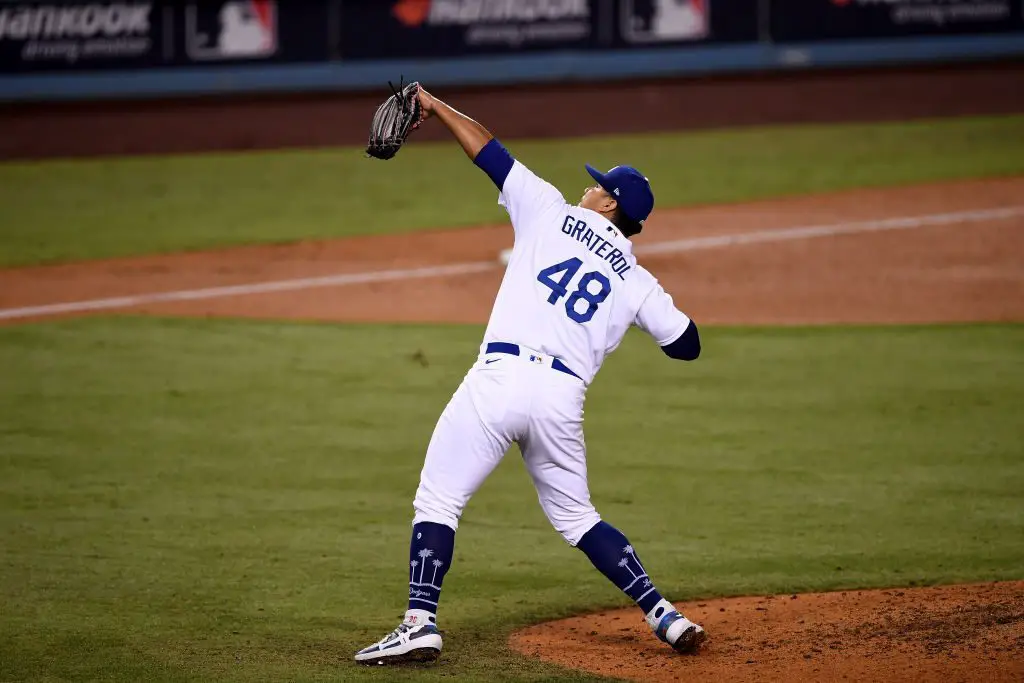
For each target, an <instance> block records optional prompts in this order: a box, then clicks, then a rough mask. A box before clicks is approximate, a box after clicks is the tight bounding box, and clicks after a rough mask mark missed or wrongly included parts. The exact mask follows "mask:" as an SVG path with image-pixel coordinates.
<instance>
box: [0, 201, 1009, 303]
mask: <svg viewBox="0 0 1024 683" xmlns="http://www.w3.org/2000/svg"><path fill="white" fill-rule="evenodd" d="M1016 216H1024V206H1011V207H1006V208H1002V209H984V210H979V211H960V212H955V213H939V214H930V215H923V216H907V217H903V218H885V219H880V220H873V221H860V222H854V223H834V224H831V225H810V226H804V227H797V228H780V229H777V230H761V231H757V232H745V233H737V234H735V235H716V236H712V237H694V238H690V239H683V240H672V241H669V242H657V243H654V244H647V245H643V246H640V247H637V248H636V250H635V251H636V253H638V254H669V253H676V252H682V251H697V250H700V249H716V248H720V247H728V246H735V245H742V244H755V243H762V242H783V241H786V240H799V239H807V238H811V237H829V236H832V235H848V234H853V233H859V232H876V231H881V230H906V229H909V228H923V227H929V226H934V225H954V224H959V223H980V222H983V221H994V220H1005V219H1007V218H1014V217H1016ZM498 267H499V266H498V264H497V262H496V261H495V262H491V261H478V262H476V263H458V264H454V265H449V266H430V267H424V268H410V269H404V270H380V271H375V272H370V273H345V274H340V275H325V276H322V277H308V278H297V279H294V280H276V281H270V282H253V283H250V284H245V285H231V286H228V287H206V288H202V289H186V290H179V291H172V292H157V293H154V294H137V295H134V296H118V297H111V298H106V299H89V300H86V301H73V302H68V303H62V304H47V305H43V306H25V307H22V308H5V309H0V320H14V319H17V318H34V317H41V316H47V315H61V314H65V313H79V312H84V311H104V310H114V309H119V308H131V307H132V306H142V305H148V304H154V303H162V302H167V301H196V300H200V299H217V298H221V297H228V296H241V295H245V294H267V293H270V292H287V291H294V290H300V289H313V288H316V287H340V286H345V285H358V284H367V283H373V282H394V281H396V280H412V279H416V278H429V277H444V276H446V275H466V274H469V273H480V272H484V271H487V270H492V269H496V268H498Z"/></svg>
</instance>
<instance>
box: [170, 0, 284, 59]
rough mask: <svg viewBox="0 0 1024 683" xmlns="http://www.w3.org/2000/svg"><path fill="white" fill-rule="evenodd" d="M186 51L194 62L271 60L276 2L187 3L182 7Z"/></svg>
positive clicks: (274, 43)
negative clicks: (183, 11)
mask: <svg viewBox="0 0 1024 683" xmlns="http://www.w3.org/2000/svg"><path fill="white" fill-rule="evenodd" d="M185 51H186V52H187V53H188V56H189V57H190V58H192V59H194V60H197V61H210V60H228V59H265V58H267V57H272V56H273V55H275V54H276V53H277V3H276V2H274V1H273V0H232V1H230V2H192V3H189V4H188V5H187V6H186V7H185Z"/></svg>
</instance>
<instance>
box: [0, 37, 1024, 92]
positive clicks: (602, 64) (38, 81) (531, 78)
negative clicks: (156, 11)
mask: <svg viewBox="0 0 1024 683" xmlns="http://www.w3.org/2000/svg"><path fill="white" fill-rule="evenodd" d="M1002 57H1024V33H1014V34H1003V35H991V36H959V37H940V38H935V37H928V38H901V39H898V40H851V41H842V42H828V43H804V44H785V45H780V44H772V43H754V44H741V45H728V46H707V47H693V48H661V49H651V50H629V51H605V52H554V53H543V54H539V53H534V54H528V55H515V56H489V57H476V58H472V59H469V58H464V59H435V60H408V59H403V60H386V61H373V62H328V63H321V64H289V65H264V66H234V67H222V68H218V67H213V68H191V69H147V70H133V71H106V72H98V71H97V72H80V73H76V74H67V73H50V74H29V75H23V74H22V75H14V76H10V75H9V76H0V101H6V102H17V101H50V100H83V99H103V98H152V97H167V96H181V95H205V94H212V93H272V92H324V91H345V90H365V89H368V88H375V89H381V88H382V87H384V85H385V84H386V83H387V81H388V80H389V79H392V80H394V79H397V78H398V76H399V75H404V76H405V78H406V80H409V79H416V80H419V81H422V82H423V83H424V84H429V85H430V86H445V85H447V86H451V85H506V84H513V83H545V82H565V81H594V80H604V79H608V78H627V77H648V76H672V75H690V74H710V73H730V72H742V71H763V70H780V69H792V68H812V67H835V66H862V65H863V66H868V65H886V64H896V63H921V62H935V61H964V60H977V59H990V58H1002Z"/></svg>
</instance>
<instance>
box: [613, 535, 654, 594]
mask: <svg viewBox="0 0 1024 683" xmlns="http://www.w3.org/2000/svg"><path fill="white" fill-rule="evenodd" d="M630 560H632V562H634V563H636V567H637V569H638V570H639V572H640V573H639V574H637V573H636V572H634V571H633V567H632V566H631V562H630ZM619 566H620V567H622V568H623V569H625V570H626V571H627V572H629V575H630V576H632V577H633V580H632V581H631V582H630V584H629V585H628V586H626V587H625V588H624V589H623V590H629V589H630V588H632V587H633V584H635V583H636V582H637V581H639V580H640V579H643V580H644V584H643V585H644V587H645V588H646V587H648V586H650V585H651V580H650V579H648V578H647V570H646V569H644V566H643V565H642V564H640V560H638V559H637V557H636V553H635V552H633V546H631V545H627V546H626V547H625V548H623V549H622V559H621V560H619Z"/></svg>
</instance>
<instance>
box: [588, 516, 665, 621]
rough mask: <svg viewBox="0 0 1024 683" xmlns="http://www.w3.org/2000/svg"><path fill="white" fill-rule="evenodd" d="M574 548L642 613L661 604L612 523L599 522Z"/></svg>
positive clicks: (645, 572)
mask: <svg viewBox="0 0 1024 683" xmlns="http://www.w3.org/2000/svg"><path fill="white" fill-rule="evenodd" d="M576 547H577V548H579V549H580V550H582V551H583V552H584V553H585V554H586V556H587V557H588V558H590V561H591V562H592V563H593V565H594V566H595V567H596V568H597V570H598V571H599V572H601V573H602V574H604V575H605V576H607V577H608V579H609V580H610V581H611V582H612V583H614V584H615V585H616V586H618V587H619V589H620V590H621V591H622V592H623V593H625V594H626V595H628V596H629V597H630V598H631V599H632V600H633V601H634V602H635V603H636V604H637V606H638V607H639V608H640V609H642V610H643V611H644V614H648V613H650V612H651V610H653V609H654V608H655V607H656V606H658V605H659V603H661V602H662V601H663V598H662V597H661V594H660V593H659V592H658V590H657V589H656V588H655V587H654V584H653V583H651V579H650V578H649V577H648V576H647V570H646V569H644V566H643V565H642V564H641V563H640V558H639V557H637V554H636V551H635V550H633V546H632V545H630V543H629V540H628V539H627V538H626V537H625V536H623V535H622V532H621V531H619V530H618V529H616V528H615V527H613V526H612V525H611V524H608V523H606V522H598V523H597V524H595V525H594V526H593V528H591V529H590V531H588V532H587V533H585V534H583V538H581V539H580V541H579V543H577V544H576ZM666 603H667V601H666Z"/></svg>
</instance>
